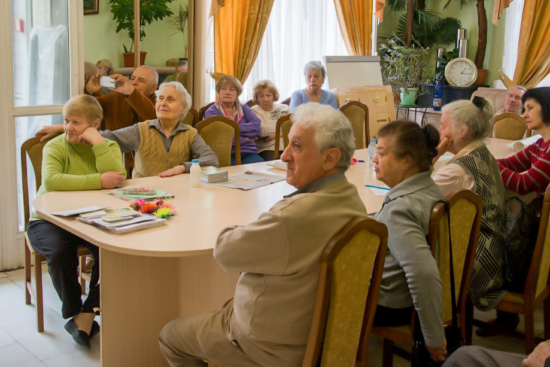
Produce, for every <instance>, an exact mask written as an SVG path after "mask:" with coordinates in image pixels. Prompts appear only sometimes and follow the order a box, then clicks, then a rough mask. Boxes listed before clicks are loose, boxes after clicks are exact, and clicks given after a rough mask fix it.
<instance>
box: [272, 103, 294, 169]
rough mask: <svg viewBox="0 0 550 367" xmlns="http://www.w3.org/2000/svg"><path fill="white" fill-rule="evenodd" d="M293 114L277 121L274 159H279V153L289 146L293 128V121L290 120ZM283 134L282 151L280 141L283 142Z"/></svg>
mask: <svg viewBox="0 0 550 367" xmlns="http://www.w3.org/2000/svg"><path fill="white" fill-rule="evenodd" d="M291 116H292V114H289V115H285V116H282V117H280V118H279V119H278V120H277V124H276V125H275V152H274V156H273V157H274V158H275V159H278V158H279V151H280V150H284V149H285V148H286V147H287V146H288V133H289V132H290V128H291V127H292V121H291V120H290V117H291ZM281 134H282V136H283V145H284V146H283V147H282V149H281V147H280V146H279V145H280V141H281Z"/></svg>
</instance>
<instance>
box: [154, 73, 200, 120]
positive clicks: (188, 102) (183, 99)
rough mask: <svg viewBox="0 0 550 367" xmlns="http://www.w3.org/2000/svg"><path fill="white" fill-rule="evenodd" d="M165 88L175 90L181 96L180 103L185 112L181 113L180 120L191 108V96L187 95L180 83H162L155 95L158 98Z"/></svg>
mask: <svg viewBox="0 0 550 367" xmlns="http://www.w3.org/2000/svg"><path fill="white" fill-rule="evenodd" d="M167 87H172V88H175V89H176V90H177V91H178V93H179V94H180V96H181V103H183V105H184V106H185V111H184V112H183V115H182V118H183V117H185V115H187V112H189V109H190V108H191V103H192V102H191V96H190V95H189V93H187V89H185V87H184V86H183V85H182V84H181V83H180V82H166V83H162V84H161V85H160V86H159V89H158V90H156V91H155V95H156V96H157V98H158V96H159V95H160V94H161V93H162V90H163V89H164V88H167Z"/></svg>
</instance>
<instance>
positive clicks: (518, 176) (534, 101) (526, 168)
mask: <svg viewBox="0 0 550 367" xmlns="http://www.w3.org/2000/svg"><path fill="white" fill-rule="evenodd" d="M523 104H524V106H525V113H524V114H523V117H524V118H525V120H526V122H527V127H528V128H529V129H531V130H537V132H538V133H539V134H541V135H542V138H541V139H539V140H537V141H536V143H535V144H532V145H530V146H528V147H527V148H525V149H523V150H522V151H521V152H518V153H516V154H515V155H513V156H511V157H509V158H506V159H499V160H497V162H498V166H499V169H500V175H501V176H502V180H503V181H504V186H506V188H508V189H510V190H512V191H515V192H517V193H518V194H520V195H525V194H528V193H530V192H533V191H534V192H536V193H537V194H539V195H540V194H542V193H544V191H545V190H546V186H548V184H549V183H550V87H544V88H534V89H530V90H528V91H527V92H525V94H524V95H523Z"/></svg>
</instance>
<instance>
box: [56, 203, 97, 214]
mask: <svg viewBox="0 0 550 367" xmlns="http://www.w3.org/2000/svg"><path fill="white" fill-rule="evenodd" d="M101 209H103V208H102V207H100V206H97V205H93V206H87V207H85V208H78V209H72V210H65V211H62V212H55V213H52V215H55V216H57V217H72V216H73V215H79V214H83V213H89V212H96V211H98V210H101Z"/></svg>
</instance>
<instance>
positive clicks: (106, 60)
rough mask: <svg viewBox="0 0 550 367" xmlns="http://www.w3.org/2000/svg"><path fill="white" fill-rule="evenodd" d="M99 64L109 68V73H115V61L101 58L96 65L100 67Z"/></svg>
mask: <svg viewBox="0 0 550 367" xmlns="http://www.w3.org/2000/svg"><path fill="white" fill-rule="evenodd" d="M99 64H102V65H103V66H105V67H106V68H107V75H111V74H112V73H113V63H112V62H111V60H108V59H103V60H99V61H98V62H97V64H96V66H97V67H99Z"/></svg>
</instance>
